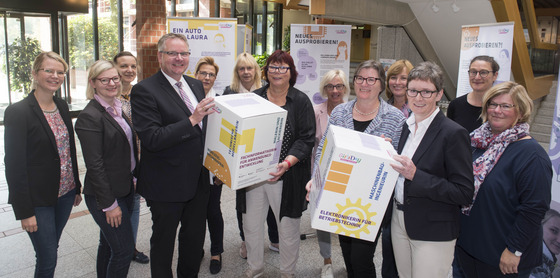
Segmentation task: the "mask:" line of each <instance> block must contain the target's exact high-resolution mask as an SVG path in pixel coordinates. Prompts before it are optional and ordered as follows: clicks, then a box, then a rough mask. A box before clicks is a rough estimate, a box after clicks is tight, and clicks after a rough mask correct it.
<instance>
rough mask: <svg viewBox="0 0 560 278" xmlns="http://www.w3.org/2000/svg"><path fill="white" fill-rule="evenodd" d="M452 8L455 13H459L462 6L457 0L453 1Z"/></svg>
mask: <svg viewBox="0 0 560 278" xmlns="http://www.w3.org/2000/svg"><path fill="white" fill-rule="evenodd" d="M451 9H452V10H453V12H454V13H458V12H459V11H460V10H461V8H460V7H459V6H457V3H456V1H453V4H451Z"/></svg>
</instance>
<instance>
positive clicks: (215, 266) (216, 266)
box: [210, 254, 222, 274]
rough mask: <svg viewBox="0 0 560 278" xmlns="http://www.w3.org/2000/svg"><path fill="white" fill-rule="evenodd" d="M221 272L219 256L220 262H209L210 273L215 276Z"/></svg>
mask: <svg viewBox="0 0 560 278" xmlns="http://www.w3.org/2000/svg"><path fill="white" fill-rule="evenodd" d="M220 270H222V254H220V260H216V259H214V260H210V273H212V274H217V273H218V272H220Z"/></svg>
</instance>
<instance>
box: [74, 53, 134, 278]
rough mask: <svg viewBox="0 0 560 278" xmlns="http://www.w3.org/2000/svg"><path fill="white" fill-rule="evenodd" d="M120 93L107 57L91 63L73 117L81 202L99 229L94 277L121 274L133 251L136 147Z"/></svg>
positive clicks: (115, 71) (118, 80)
mask: <svg viewBox="0 0 560 278" xmlns="http://www.w3.org/2000/svg"><path fill="white" fill-rule="evenodd" d="M120 93H121V83H120V76H119V73H118V71H117V68H116V66H115V65H114V64H113V63H112V62H109V61H103V60H99V61H97V62H95V63H94V64H93V65H92V66H91V68H90V70H89V74H88V86H87V90H86V97H87V98H88V99H90V100H91V101H90V102H89V103H88V105H87V106H86V107H85V108H84V110H83V111H82V112H81V113H80V115H79V116H78V120H77V121H76V133H77V134H78V138H80V142H81V145H82V152H83V155H84V161H85V163H86V167H87V172H86V178H85V182H84V196H85V201H86V205H87V207H88V209H89V211H90V213H91V215H92V217H93V219H94V220H95V222H96V223H97V225H99V228H100V229H101V233H100V236H99V249H98V250H97V277H126V275H127V274H128V268H129V266H130V262H131V260H132V255H133V252H134V237H133V233H132V225H131V223H130V215H131V213H132V208H133V195H134V190H133V178H134V177H133V174H132V173H133V171H134V169H135V167H136V162H137V159H138V158H137V156H136V154H137V152H136V148H137V146H136V144H135V142H136V138H135V137H134V133H133V132H132V129H131V128H130V123H129V122H128V120H127V118H126V117H124V116H123V115H124V114H123V112H122V104H121V102H120V100H118V99H117V97H118V96H119V94H120Z"/></svg>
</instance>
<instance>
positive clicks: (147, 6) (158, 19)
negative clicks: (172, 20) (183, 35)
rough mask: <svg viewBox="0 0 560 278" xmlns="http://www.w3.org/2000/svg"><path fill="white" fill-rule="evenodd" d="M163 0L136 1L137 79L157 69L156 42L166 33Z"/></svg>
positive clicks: (147, 75)
mask: <svg viewBox="0 0 560 278" xmlns="http://www.w3.org/2000/svg"><path fill="white" fill-rule="evenodd" d="M165 20H166V11H165V0H137V1H136V50H137V52H138V65H139V66H140V72H139V74H138V81H140V80H142V79H144V78H147V77H149V76H151V75H153V74H154V73H156V72H157V71H158V70H159V63H158V60H157V42H158V40H159V38H160V37H161V36H163V35H164V34H166V33H167V28H166V22H165Z"/></svg>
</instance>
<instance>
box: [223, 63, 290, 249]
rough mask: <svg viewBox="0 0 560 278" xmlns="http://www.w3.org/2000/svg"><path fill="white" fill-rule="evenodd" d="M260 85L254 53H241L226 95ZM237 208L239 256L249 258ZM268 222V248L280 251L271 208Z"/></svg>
mask: <svg viewBox="0 0 560 278" xmlns="http://www.w3.org/2000/svg"><path fill="white" fill-rule="evenodd" d="M260 87H262V79H261V67H260V66H259V64H257V61H256V60H255V58H254V57H253V55H251V54H249V53H247V52H243V53H241V54H239V56H237V60H236V61H235V67H234V68H233V78H232V80H231V85H230V86H227V87H226V88H225V90H224V95H229V94H237V93H249V92H254V91H255V90H256V89H258V88H260ZM240 193H241V191H239V190H238V191H236V196H239V194H240ZM236 209H237V226H238V227H239V236H240V237H241V247H240V248H239V256H241V258H243V259H247V245H246V244H245V234H244V233H243V214H242V213H241V212H240V211H239V208H236ZM266 224H267V225H268V229H267V231H268V239H269V240H270V245H269V246H268V248H269V249H270V250H272V251H275V252H278V251H279V249H278V224H277V223H276V218H275V217H274V213H273V212H272V209H270V208H269V209H268V214H267V216H266Z"/></svg>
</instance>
